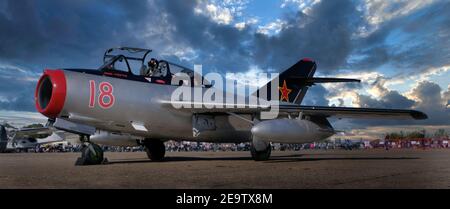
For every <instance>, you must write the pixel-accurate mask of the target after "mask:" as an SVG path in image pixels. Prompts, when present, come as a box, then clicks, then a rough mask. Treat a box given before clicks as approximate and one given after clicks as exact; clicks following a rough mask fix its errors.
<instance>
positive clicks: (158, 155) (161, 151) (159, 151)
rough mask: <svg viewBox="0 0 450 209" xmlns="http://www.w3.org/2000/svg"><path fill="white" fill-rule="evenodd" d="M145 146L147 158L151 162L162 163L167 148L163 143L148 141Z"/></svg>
mask: <svg viewBox="0 0 450 209" xmlns="http://www.w3.org/2000/svg"><path fill="white" fill-rule="evenodd" d="M143 144H144V147H145V152H147V156H148V158H149V159H150V160H152V161H162V160H163V159H164V155H165V154H166V147H165V146H164V143H163V142H162V141H160V140H152V139H146V140H145V141H144V143H143Z"/></svg>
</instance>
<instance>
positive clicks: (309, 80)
mask: <svg viewBox="0 0 450 209" xmlns="http://www.w3.org/2000/svg"><path fill="white" fill-rule="evenodd" d="M290 79H292V80H299V81H305V82H306V83H307V85H312V84H315V83H343V82H358V83H359V82H361V80H358V79H351V78H319V77H314V78H305V77H297V76H293V77H291V78H290Z"/></svg>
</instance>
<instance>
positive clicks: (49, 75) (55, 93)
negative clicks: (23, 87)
mask: <svg viewBox="0 0 450 209" xmlns="http://www.w3.org/2000/svg"><path fill="white" fill-rule="evenodd" d="M66 94H67V83H66V76H65V75H64V71H62V70H45V71H44V74H43V75H42V76H41V78H40V79H39V81H38V84H37V86H36V91H35V103H36V109H37V110H38V111H39V112H40V113H42V114H43V115H45V116H47V117H49V118H56V117H57V116H58V115H59V114H60V113H61V111H62V109H63V107H64V102H65V100H66Z"/></svg>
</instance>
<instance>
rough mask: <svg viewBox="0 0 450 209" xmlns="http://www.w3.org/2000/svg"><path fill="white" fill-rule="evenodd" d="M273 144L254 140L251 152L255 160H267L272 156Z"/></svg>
mask: <svg viewBox="0 0 450 209" xmlns="http://www.w3.org/2000/svg"><path fill="white" fill-rule="evenodd" d="M271 152H272V146H271V145H270V143H268V142H264V141H260V140H253V142H252V146H251V148H250V153H251V154H252V158H253V160H255V161H265V160H268V159H269V158H270V153H271Z"/></svg>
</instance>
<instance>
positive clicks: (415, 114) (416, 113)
mask: <svg viewBox="0 0 450 209" xmlns="http://www.w3.org/2000/svg"><path fill="white" fill-rule="evenodd" d="M411 116H412V117H413V118H414V119H416V120H425V119H428V115H427V114H425V113H423V112H420V111H417V110H412V111H411Z"/></svg>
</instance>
